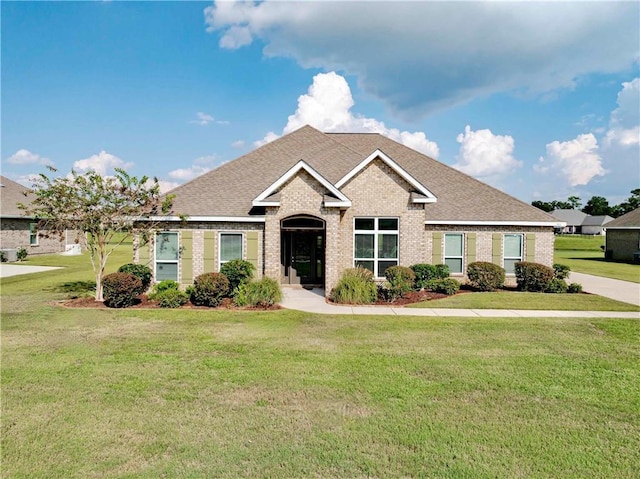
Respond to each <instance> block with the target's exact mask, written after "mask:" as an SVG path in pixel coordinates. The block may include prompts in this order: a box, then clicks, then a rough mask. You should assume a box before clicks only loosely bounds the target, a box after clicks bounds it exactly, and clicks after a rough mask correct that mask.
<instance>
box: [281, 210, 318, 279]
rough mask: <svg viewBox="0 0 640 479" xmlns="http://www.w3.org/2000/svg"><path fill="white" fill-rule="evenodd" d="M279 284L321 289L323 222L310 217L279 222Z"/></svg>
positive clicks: (296, 217)
mask: <svg viewBox="0 0 640 479" xmlns="http://www.w3.org/2000/svg"><path fill="white" fill-rule="evenodd" d="M280 245H281V248H280V251H281V265H282V282H283V283H285V284H304V285H315V286H321V287H322V286H324V264H325V222H324V220H321V219H320V218H315V217H313V216H309V215H298V216H291V217H289V218H286V219H283V220H282V221H281V222H280Z"/></svg>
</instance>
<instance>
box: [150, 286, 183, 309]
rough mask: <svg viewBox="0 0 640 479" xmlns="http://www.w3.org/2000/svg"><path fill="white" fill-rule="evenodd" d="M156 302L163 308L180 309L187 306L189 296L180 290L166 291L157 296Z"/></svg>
mask: <svg viewBox="0 0 640 479" xmlns="http://www.w3.org/2000/svg"><path fill="white" fill-rule="evenodd" d="M155 300H156V301H157V302H158V306H160V307H161V308H179V307H180V306H183V305H185V304H187V301H189V295H188V294H187V293H185V292H184V291H180V290H179V289H166V290H164V291H162V292H161V293H158V294H156V295H155Z"/></svg>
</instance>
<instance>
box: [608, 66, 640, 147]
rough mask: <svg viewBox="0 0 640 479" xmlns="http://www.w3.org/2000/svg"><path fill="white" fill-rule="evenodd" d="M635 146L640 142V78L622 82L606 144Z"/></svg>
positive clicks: (610, 121) (612, 113)
mask: <svg viewBox="0 0 640 479" xmlns="http://www.w3.org/2000/svg"><path fill="white" fill-rule="evenodd" d="M616 143H617V144H618V145H620V146H623V147H625V146H633V145H638V144H640V78H635V79H634V80H632V81H630V82H624V83H623V84H622V90H620V92H618V107H617V108H616V109H615V110H613V111H612V112H611V119H610V120H609V130H608V131H607V133H606V136H605V139H604V144H605V146H610V145H612V144H616Z"/></svg>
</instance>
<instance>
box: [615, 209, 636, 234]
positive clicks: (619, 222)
mask: <svg viewBox="0 0 640 479" xmlns="http://www.w3.org/2000/svg"><path fill="white" fill-rule="evenodd" d="M615 228H640V208H636V209H635V210H633V211H629V212H628V213H627V214H625V215H622V216H620V217H619V218H616V219H615V220H613V221H611V222H610V223H607V229H615Z"/></svg>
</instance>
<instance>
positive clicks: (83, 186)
mask: <svg viewBox="0 0 640 479" xmlns="http://www.w3.org/2000/svg"><path fill="white" fill-rule="evenodd" d="M49 169H50V170H51V172H52V173H55V171H56V170H55V168H49ZM26 194H27V195H28V196H29V199H30V200H31V201H30V203H29V204H27V205H24V204H21V205H19V207H20V208H21V209H23V210H24V211H25V212H26V213H27V214H28V215H29V216H33V217H35V218H37V219H38V228H39V230H40V231H43V232H47V233H46V234H49V235H58V236H60V237H62V236H63V235H64V234H65V232H66V231H75V232H77V238H76V242H77V243H80V245H81V246H83V247H84V248H85V249H87V251H89V256H90V258H91V266H92V267H93V272H94V273H95V277H96V296H95V298H96V301H103V299H104V298H103V296H102V278H103V276H104V271H105V267H106V265H107V260H108V259H109V256H110V255H111V253H112V252H113V251H114V250H115V249H116V248H117V247H118V246H120V245H121V244H122V243H124V241H126V240H127V239H129V238H130V237H131V236H132V235H138V236H139V237H141V238H143V242H146V241H148V238H149V237H150V233H151V232H152V231H153V230H155V229H157V228H158V224H157V223H156V222H154V221H153V217H157V216H159V215H168V214H169V213H170V212H171V208H172V206H173V196H171V195H168V196H164V197H161V196H160V185H159V184H158V179H157V178H154V179H153V180H150V179H149V178H148V177H146V176H142V177H141V178H136V177H135V176H129V174H127V173H126V172H125V171H124V170H122V169H119V168H118V169H116V170H115V175H114V176H106V177H104V176H101V175H100V174H99V173H97V172H96V171H93V170H90V171H87V172H86V173H78V172H76V171H74V170H72V171H71V173H70V174H69V175H67V176H63V177H57V178H55V179H52V178H50V177H48V176H47V175H45V174H40V175H39V176H38V177H37V179H36V180H35V181H34V183H33V186H32V189H31V191H29V192H27V193H26Z"/></svg>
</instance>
